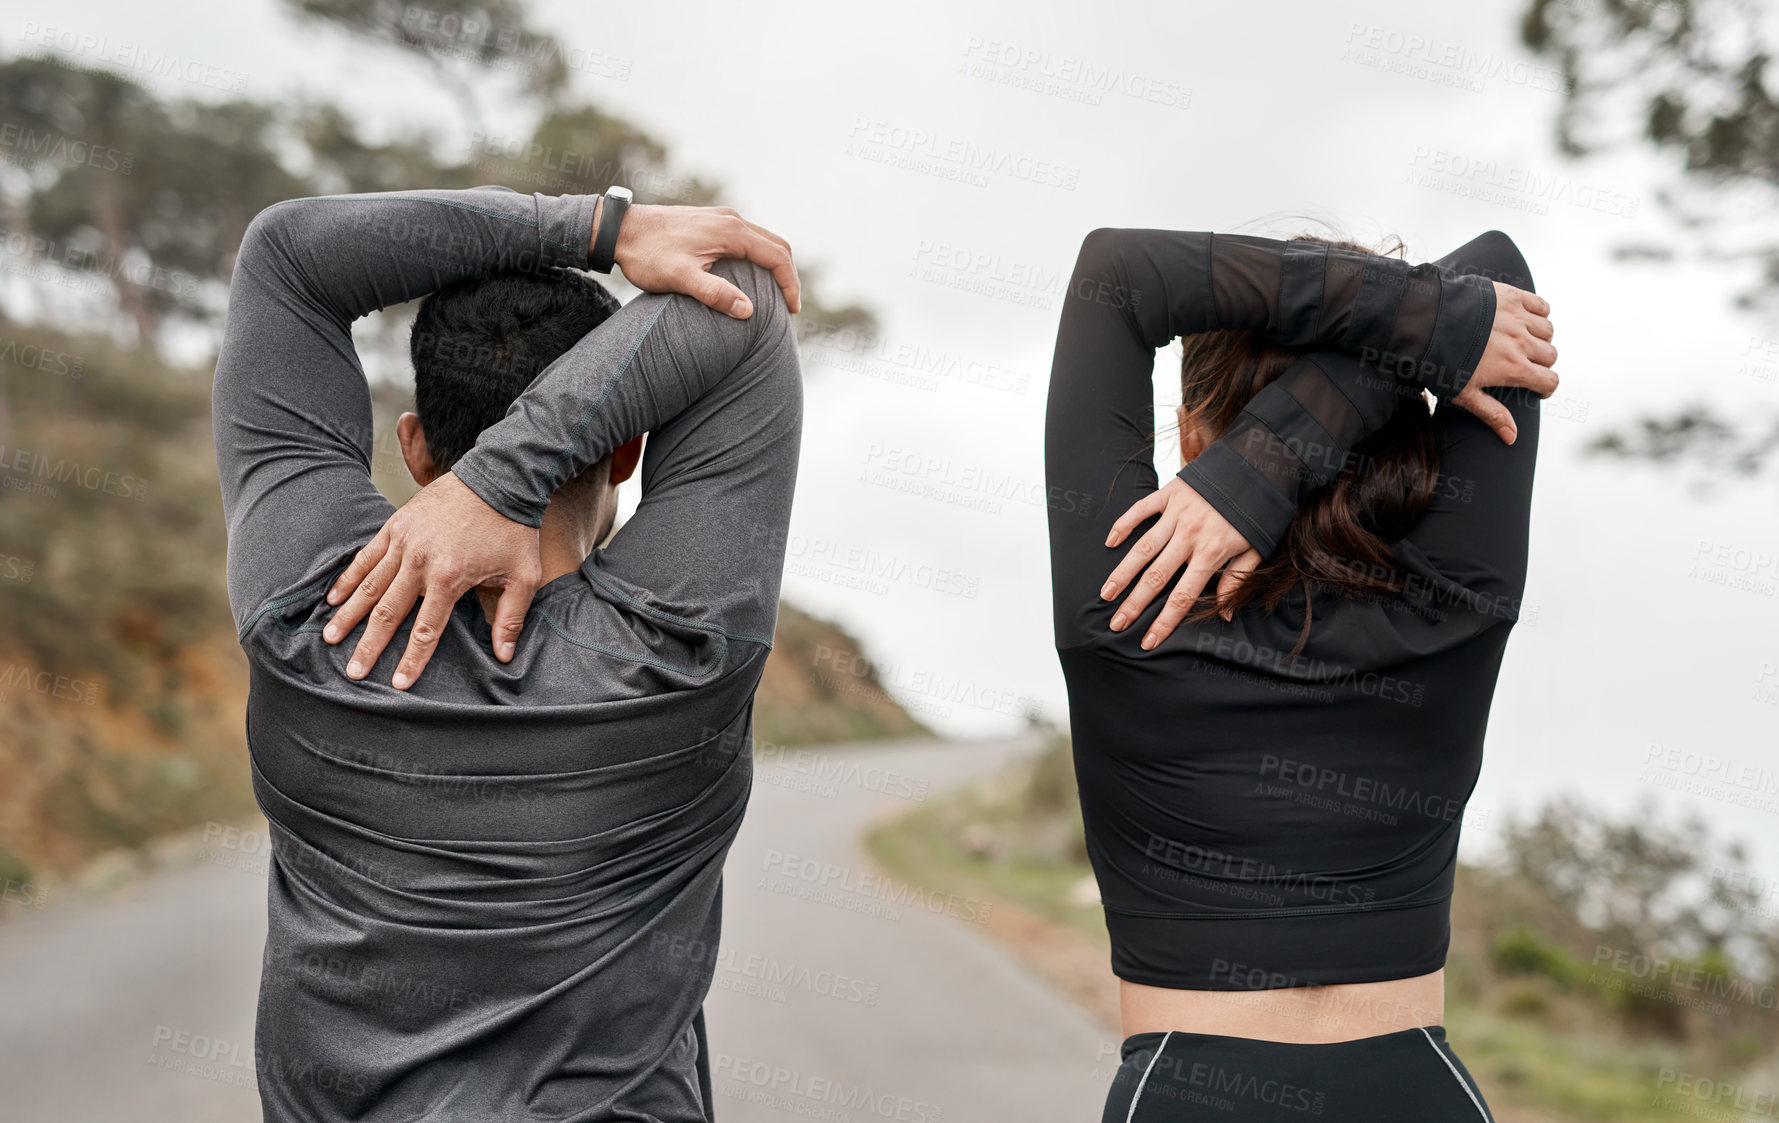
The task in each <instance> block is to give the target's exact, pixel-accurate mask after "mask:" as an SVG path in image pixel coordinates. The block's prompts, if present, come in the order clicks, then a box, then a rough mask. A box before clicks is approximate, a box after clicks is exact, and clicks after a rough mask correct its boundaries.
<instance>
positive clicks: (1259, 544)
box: [1178, 443, 1297, 557]
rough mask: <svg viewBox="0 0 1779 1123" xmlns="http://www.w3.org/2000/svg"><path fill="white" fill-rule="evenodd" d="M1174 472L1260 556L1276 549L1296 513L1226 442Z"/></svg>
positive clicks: (1283, 497) (1216, 445)
mask: <svg viewBox="0 0 1779 1123" xmlns="http://www.w3.org/2000/svg"><path fill="white" fill-rule="evenodd" d="M1178 475H1179V477H1180V479H1181V480H1183V481H1185V483H1186V486H1187V487H1190V488H1191V489H1192V490H1193V491H1196V492H1198V494H1199V495H1200V496H1201V497H1203V499H1204V501H1205V502H1206V503H1209V504H1210V505H1211V506H1212V507H1214V508H1216V511H1217V513H1218V514H1220V515H1222V516H1223V517H1224V518H1225V519H1228V520H1229V524H1230V525H1231V526H1233V527H1235V528H1236V530H1238V531H1240V532H1241V535H1242V537H1243V538H1246V539H1247V540H1248V545H1250V546H1252V547H1254V549H1255V550H1257V551H1259V552H1260V555H1261V556H1262V557H1270V556H1271V555H1272V553H1273V552H1274V551H1275V550H1277V549H1278V548H1279V542H1280V540H1281V539H1282V538H1283V537H1284V534H1285V531H1286V529H1287V528H1289V527H1290V525H1291V520H1292V519H1293V518H1295V517H1296V515H1297V508H1296V506H1295V505H1294V504H1292V502H1291V501H1290V500H1289V499H1287V498H1286V497H1285V496H1283V495H1280V494H1279V493H1278V491H1277V490H1276V489H1274V487H1273V486H1272V484H1271V483H1270V482H1268V480H1267V478H1266V475H1265V474H1264V473H1263V472H1261V471H1260V469H1258V468H1256V467H1255V466H1254V465H1253V464H1250V463H1249V462H1248V461H1247V460H1245V459H1244V458H1243V457H1242V455H1241V454H1240V453H1239V452H1237V451H1236V450H1234V449H1233V448H1230V447H1229V446H1228V445H1226V444H1220V443H1219V444H1213V445H1211V447H1209V448H1207V449H1205V450H1204V451H1203V452H1201V453H1199V454H1198V455H1197V456H1195V457H1193V458H1192V460H1191V461H1190V462H1189V463H1188V464H1187V465H1186V466H1185V467H1184V468H1181V469H1180V471H1179V473H1178Z"/></svg>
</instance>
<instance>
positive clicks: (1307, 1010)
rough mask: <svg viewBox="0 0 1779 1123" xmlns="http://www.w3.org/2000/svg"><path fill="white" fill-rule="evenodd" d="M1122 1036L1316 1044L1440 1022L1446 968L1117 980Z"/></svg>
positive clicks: (1350, 1039)
mask: <svg viewBox="0 0 1779 1123" xmlns="http://www.w3.org/2000/svg"><path fill="white" fill-rule="evenodd" d="M1118 997H1119V1010H1120V1013H1121V1015H1122V1020H1123V1028H1124V1035H1125V1036H1126V1037H1130V1036H1133V1035H1135V1034H1141V1033H1166V1032H1168V1031H1170V1030H1171V1031H1175V1032H1180V1033H1211V1034H1227V1035H1229V1036H1232V1037H1249V1038H1258V1039H1260V1040H1263V1041H1280V1042H1289V1043H1292V1044H1302V1045H1316V1044H1326V1043H1329V1042H1335V1041H1352V1040H1355V1039H1357V1038H1362V1037H1372V1036H1375V1035H1377V1034H1382V1033H1390V1032H1393V1031H1396V1030H1404V1029H1414V1028H1416V1027H1418V1026H1436V1025H1441V1024H1443V1023H1444V1021H1445V971H1444V969H1443V968H1442V969H1441V970H1438V971H1434V972H1432V973H1430V974H1426V975H1418V976H1416V977H1414V978H1409V979H1388V980H1385V981H1382V982H1372V983H1335V984H1333V985H1330V986H1313V987H1279V988H1276V989H1272V990H1177V989H1174V988H1171V987H1152V986H1144V985H1143V984H1142V983H1133V982H1131V981H1129V980H1128V979H1126V980H1120V983H1119V996H1118Z"/></svg>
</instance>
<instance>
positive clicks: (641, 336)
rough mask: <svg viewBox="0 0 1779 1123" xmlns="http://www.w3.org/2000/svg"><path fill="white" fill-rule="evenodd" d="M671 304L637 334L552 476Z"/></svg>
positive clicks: (576, 428) (570, 438)
mask: <svg viewBox="0 0 1779 1123" xmlns="http://www.w3.org/2000/svg"><path fill="white" fill-rule="evenodd" d="M669 303H670V302H669V301H665V300H663V301H662V302H661V306H660V307H659V308H657V309H655V313H654V315H652V316H650V317H649V322H648V323H647V324H645V325H643V329H642V330H641V331H640V332H638V333H637V334H636V338H635V339H633V340H631V341H630V350H628V351H626V352H625V353H624V359H623V361H622V362H620V363H619V364H618V369H617V370H616V371H613V372H612V377H611V380H610V381H609V382H607V383H606V384H605V388H604V389H602V390H600V391H599V396H598V397H596V398H594V399H593V401H592V402H591V403H589V404H588V406H587V412H586V413H584V414H582V415H581V419H580V420H579V421H578V422H576V423H575V426H574V428H573V430H571V431H570V432H569V434H568V447H567V448H565V449H563V450H562V451H561V452H560V453H559V454H558V455H557V457H556V459H555V460H554V461H553V462H552V463H551V464H550V474H551V475H552V476H554V475H556V474H557V473H558V472H560V471H561V470H562V464H563V462H564V461H566V460H567V459H568V454H569V452H570V451H571V450H572V449H573V448H574V444H575V442H576V441H578V440H580V437H581V434H582V433H584V432H586V431H587V426H588V425H590V424H592V423H593V415H594V414H596V413H598V412H599V407H600V406H602V405H604V404H605V399H606V398H608V397H610V396H611V392H612V391H613V390H615V389H617V386H618V383H619V382H620V381H621V380H622V379H623V377H624V375H626V374H628V373H629V371H630V364H631V363H632V362H633V361H635V359H636V353H637V352H638V351H640V350H642V343H643V340H645V339H647V338H648V337H649V333H650V332H652V331H654V330H655V324H656V323H658V322H659V321H660V319H661V314H662V313H663V312H666V311H667V308H668V305H669ZM540 498H542V499H546V500H547V499H548V498H549V495H548V494H545V495H543V496H540Z"/></svg>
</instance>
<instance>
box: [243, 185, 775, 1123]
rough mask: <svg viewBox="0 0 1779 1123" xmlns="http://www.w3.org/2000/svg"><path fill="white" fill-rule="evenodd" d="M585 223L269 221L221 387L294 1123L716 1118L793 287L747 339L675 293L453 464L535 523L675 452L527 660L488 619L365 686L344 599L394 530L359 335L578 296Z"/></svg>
mask: <svg viewBox="0 0 1779 1123" xmlns="http://www.w3.org/2000/svg"><path fill="white" fill-rule="evenodd" d="M592 204H593V200H592V198H590V197H563V198H550V197H545V196H542V195H537V196H529V195H521V194H517V193H514V192H510V191H506V190H504V189H500V188H477V189H475V190H471V191H417V192H402V193H393V194H378V195H355V196H339V197H330V198H317V199H299V200H294V201H291V202H286V203H281V204H279V205H277V206H274V207H271V208H268V209H267V210H266V211H264V212H263V213H262V214H261V215H260V216H259V217H258V218H256V219H255V220H254V222H253V224H252V225H251V226H250V228H249V229H248V232H247V236H246V238H245V239H244V241H243V243H242V246H241V251H240V255H239V257H238V258H237V260H236V265H235V275H234V280H233V284H232V287H231V291H230V300H229V316H228V324H227V329H226V333H225V338H224V343H223V348H222V352H221V354H220V356H219V358H218V360H217V368H216V384H215V391H214V400H213V407H214V424H215V438H216V450H217V461H218V465H219V468H220V471H221V478H222V493H223V505H224V509H225V512H226V515H227V518H228V527H229V559H228V570H229V598H230V603H231V605H232V607H233V611H234V616H235V621H236V624H237V626H238V627H239V629H240V637H241V643H242V646H243V648H244V649H245V650H246V652H247V655H248V660H249V665H250V674H251V679H252V689H251V694H250V698H249V702H248V712H247V731H248V744H249V748H250V752H251V757H252V767H253V781H254V788H255V793H256V795H257V797H258V799H259V803H260V806H261V808H262V809H263V810H264V811H265V813H266V816H267V818H268V820H269V821H270V824H271V832H272V864H271V870H270V884H269V890H268V892H269V905H270V932H269V934H268V937H267V942H266V954H265V964H264V972H263V977H262V980H261V988H260V1004H259V1019H258V1028H257V1031H256V1041H255V1053H256V1061H257V1065H258V1069H259V1079H260V1092H261V1097H262V1100H263V1102H264V1106H265V1115H266V1118H267V1119H269V1120H298V1119H301V1120H305V1121H315V1120H334V1119H355V1120H398V1119H399V1120H409V1119H419V1118H426V1119H438V1120H457V1119H462V1120H471V1119H473V1120H520V1119H525V1120H533V1119H551V1120H607V1119H625V1120H703V1119H707V1118H709V1117H710V1116H711V1107H710V1104H709V1103H708V1098H709V1073H708V1062H707V1059H706V1054H705V1050H704V1048H703V1044H702V1033H701V1027H702V1023H701V1019H700V1018H699V1011H700V1008H701V1003H702V1001H703V998H704V995H705V993H706V991H707V990H708V987H709V984H710V979H711V973H712V958H711V957H712V955H714V952H715V949H716V946H717V942H718V935H719V924H720V898H721V874H722V864H723V857H724V855H725V853H726V852H727V850H728V847H729V844H730V842H731V841H732V840H733V838H734V835H735V831H736V829H737V827H738V826H739V823H740V819H741V815H742V812H743V809H744V807H745V805H746V801H747V794H748V788H749V784H750V781H751V776H752V763H751V751H750V750H751V716H752V698H753V691H754V687H755V686H756V684H757V683H758V681H759V677H760V673H761V669H762V666H763V664H764V661H765V658H766V655H767V652H768V649H769V647H770V643H771V637H772V634H773V628H774V624H775V621H776V614H777V604H778V590H779V581H780V576H781V573H782V568H783V559H784V545H785V537H786V528H787V525H788V522H789V518H790V508H791V500H792V491H793V486H794V482H795V476H796V466H797V449H798V440H799V434H800V428H801V416H802V413H801V411H802V397H801V378H800V374H799V370H798V365H797V357H796V345H795V340H794V337H793V333H792V331H791V326H790V319H789V314H788V313H787V312H786V310H785V308H784V303H783V301H782V299H781V298H780V297H779V294H778V290H777V288H776V285H775V284H774V283H773V280H772V278H771V275H770V274H769V273H768V272H767V271H765V270H763V269H760V268H759V267H757V266H753V265H749V264H746V263H742V262H735V261H724V262H719V263H718V264H717V266H716V267H715V268H716V270H717V271H718V272H719V273H721V274H722V275H724V276H725V277H727V278H729V279H730V280H732V281H734V282H735V283H736V284H737V285H739V286H740V287H741V288H742V290H743V291H745V292H746V293H747V294H748V295H749V297H750V298H751V299H752V300H753V303H754V307H755V309H756V312H755V314H754V315H753V317H752V318H751V319H748V320H745V321H741V320H734V319H730V318H729V317H726V316H723V315H721V314H718V313H716V312H712V311H710V310H709V309H707V308H705V307H704V306H703V305H701V304H699V303H697V302H696V301H694V300H691V299H690V298H687V297H681V296H655V295H645V296H641V297H638V298H637V299H636V300H634V301H632V302H631V303H630V304H629V305H627V306H626V307H624V308H623V309H622V310H620V311H619V312H617V313H616V314H615V315H613V316H612V318H611V319H610V320H609V321H607V322H606V323H604V324H602V325H601V326H600V327H599V328H598V329H597V330H595V331H593V332H591V333H589V334H588V335H587V336H586V337H585V338H584V339H582V340H581V341H580V342H579V343H577V344H576V345H575V346H574V347H573V348H572V349H571V350H570V351H569V352H568V353H567V354H565V355H564V356H563V357H562V358H561V359H559V360H557V361H556V362H555V363H553V364H551V365H550V367H549V368H548V369H546V370H545V371H544V372H543V373H542V374H541V375H539V377H538V379H537V380H536V382H535V383H534V384H533V385H532V386H531V388H530V389H529V390H527V391H526V393H525V394H524V395H523V396H522V397H521V398H520V399H519V401H518V402H516V403H515V404H514V406H513V408H512V409H511V410H510V411H509V413H508V414H507V416H506V417H505V418H504V419H503V420H502V421H501V422H499V423H498V424H496V425H495V426H493V427H491V428H489V429H488V430H486V431H485V432H484V433H483V434H482V436H481V438H480V439H479V441H478V442H477V445H476V447H475V449H473V450H472V451H471V452H470V453H468V454H467V455H466V456H465V457H464V458H463V459H462V460H461V461H460V462H459V463H458V465H457V466H456V468H455V471H456V473H457V474H458V476H459V477H461V478H462V479H463V481H464V482H465V483H466V484H467V485H468V486H469V487H470V488H472V489H473V490H474V491H475V492H476V493H477V494H478V495H480V496H481V497H482V498H483V499H484V500H486V501H487V502H488V503H490V504H491V505H492V506H494V507H495V508H496V509H497V510H499V511H501V512H502V513H503V514H505V515H507V516H508V517H511V518H514V519H517V520H519V521H521V522H526V523H528V524H532V525H535V524H536V523H537V522H538V521H539V519H540V517H541V514H542V511H543V509H544V507H545V506H546V503H547V500H548V497H549V495H550V494H551V492H552V491H553V490H554V489H555V488H556V487H557V486H558V485H560V484H561V483H563V482H564V481H566V480H567V479H569V478H570V477H572V476H574V475H576V474H577V473H579V472H580V471H582V470H583V469H585V468H586V467H588V466H590V465H591V464H593V463H595V462H597V461H598V460H599V459H600V458H601V457H603V456H604V455H605V454H606V453H607V452H609V451H611V450H612V449H613V448H614V447H616V446H617V445H619V444H621V443H623V442H624V441H626V440H629V439H630V438H632V437H634V436H636V435H637V434H638V433H641V432H644V431H647V432H648V433H649V439H648V444H647V447H646V451H645V455H644V458H643V465H642V490H643V497H642V502H641V505H640V506H639V508H638V509H637V511H636V513H635V515H634V516H633V517H632V518H631V520H630V521H629V522H627V523H626V524H625V525H624V527H623V528H622V529H621V530H620V531H619V532H618V534H617V535H616V537H615V538H614V539H613V541H612V542H611V543H610V544H609V545H608V546H606V547H604V548H602V549H600V550H597V551H595V552H594V553H593V555H592V556H591V557H589V558H588V559H587V560H586V562H585V563H584V564H583V565H582V567H581V568H580V570H579V571H578V572H575V573H571V574H567V575H565V576H562V577H559V578H557V579H555V580H553V581H550V582H549V583H547V584H546V585H545V586H544V587H543V588H542V589H541V590H539V592H538V594H537V597H536V599H535V601H534V603H533V605H532V608H531V612H530V615H529V616H528V618H527V621H526V627H525V631H524V634H523V636H522V638H521V639H520V641H519V645H518V651H517V654H516V655H515V657H514V659H513V661H512V662H511V663H508V664H502V663H500V662H498V661H497V660H495V658H494V656H493V653H492V650H491V644H490V635H489V626H488V623H487V621H486V620H485V619H484V617H483V614H482V611H481V607H480V605H479V603H478V602H477V601H476V599H475V598H474V597H473V596H466V597H465V598H464V599H463V600H462V601H461V602H459V604H458V605H457V606H456V609H455V611H454V613H453V615H452V618H451V621H450V624H449V626H448V627H447V629H446V631H445V634H444V635H443V636H442V638H441V640H440V643H439V646H438V649H437V652H436V653H435V655H434V657H433V660H432V662H431V664H430V665H429V666H428V668H427V670H426V672H425V673H424V674H423V675H422V676H421V677H420V679H419V681H418V682H417V683H416V684H415V685H414V686H413V687H412V688H411V689H410V690H409V691H407V692H398V691H395V690H394V689H392V688H391V687H390V686H389V685H388V683H389V678H390V675H391V672H392V671H393V668H394V664H395V661H396V660H397V659H398V658H399V657H400V653H401V651H402V649H403V648H404V647H405V646H406V642H407V630H408V627H409V626H410V625H411V623H412V617H410V619H409V621H408V622H406V623H404V625H403V626H402V627H401V628H400V629H398V631H397V633H396V635H395V638H394V639H393V640H392V642H391V643H390V645H389V647H388V649H387V650H386V651H385V652H384V653H383V656H382V658H381V659H380V660H379V662H378V664H377V666H376V668H375V669H374V670H373V671H372V673H371V674H370V675H369V676H368V677H367V678H366V679H364V680H363V681H361V682H354V681H352V680H350V679H347V678H346V676H345V674H344V665H345V662H346V659H347V657H348V656H349V655H350V653H351V651H352V649H353V646H354V643H355V638H354V637H351V636H349V637H347V638H346V639H345V640H343V641H342V642H341V643H340V644H339V645H338V646H329V645H328V644H326V643H324V642H323V641H322V639H321V635H320V632H321V629H322V627H323V626H324V625H325V623H326V621H327V619H328V618H329V616H330V615H331V613H332V609H331V608H330V607H329V606H328V605H327V604H326V602H325V600H324V599H323V597H324V595H325V592H326V589H327V587H328V585H329V584H330V583H331V581H332V580H333V578H334V577H335V576H336V575H337V574H338V572H339V571H340V569H341V568H343V567H344V565H345V564H346V562H347V561H349V560H350V558H351V557H352V555H353V554H354V553H355V552H356V551H357V549H358V548H359V547H360V546H362V545H363V544H364V543H365V542H366V541H368V540H369V539H370V538H371V537H372V535H374V534H375V533H376V531H377V530H378V528H379V527H381V525H382V524H383V522H384V520H385V519H387V518H388V516H389V514H390V513H391V510H392V508H391V506H390V504H389V503H388V501H387V500H385V499H384V498H383V496H382V495H381V494H380V493H379V492H378V491H377V489H376V487H375V486H374V485H373V484H372V482H371V477H370V470H369V469H370V459H371V444H372V425H371V404H370V395H369V391H368V388H367V386H366V383H365V378H364V374H363V370H362V368H361V367H360V365H359V362H358V358H357V355H356V354H355V353H354V351H353V347H352V340H351V332H350V328H351V324H352V321H353V320H354V319H356V318H357V317H359V316H362V315H365V314H366V313H369V312H371V311H372V310H374V309H377V308H381V307H384V306H387V305H390V304H394V303H397V302H399V301H404V300H408V299H412V298H414V297H417V296H420V295H422V294H424V293H427V292H430V291H433V290H435V289H438V288H440V287H442V286H444V285H447V284H449V283H451V282H453V281H456V280H459V279H462V278H467V277H475V276H483V275H487V274H488V273H491V272H494V271H496V270H499V269H507V268H536V267H541V266H551V265H566V266H574V267H581V268H584V267H585V266H586V264H587V251H588V245H589V242H590V239H591V219H592V210H593V206H592Z"/></svg>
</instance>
